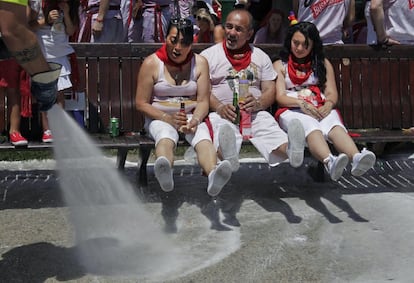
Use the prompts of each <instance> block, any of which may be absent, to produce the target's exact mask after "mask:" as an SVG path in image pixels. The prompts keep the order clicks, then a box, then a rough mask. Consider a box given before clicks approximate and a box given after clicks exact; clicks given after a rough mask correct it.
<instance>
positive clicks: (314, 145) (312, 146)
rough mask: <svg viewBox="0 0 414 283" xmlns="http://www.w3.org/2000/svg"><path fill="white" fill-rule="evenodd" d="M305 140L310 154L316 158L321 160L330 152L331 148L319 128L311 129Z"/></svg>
mask: <svg viewBox="0 0 414 283" xmlns="http://www.w3.org/2000/svg"><path fill="white" fill-rule="evenodd" d="M306 141H307V142H308V146H309V151H310V152H311V154H312V156H313V157H315V158H316V159H317V160H319V161H321V162H323V161H324V159H325V158H327V157H328V156H329V154H331V150H330V149H329V146H328V144H327V142H326V141H325V138H324V137H323V135H322V132H321V131H319V130H316V131H312V132H311V133H310V134H309V135H308V136H307V137H306Z"/></svg>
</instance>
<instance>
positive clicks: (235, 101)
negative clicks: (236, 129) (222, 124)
mask: <svg viewBox="0 0 414 283" xmlns="http://www.w3.org/2000/svg"><path fill="white" fill-rule="evenodd" d="M233 106H234V107H235V108H236V114H237V116H236V119H234V121H233V123H234V124H236V125H239V124H240V107H239V95H238V94H237V91H236V90H233Z"/></svg>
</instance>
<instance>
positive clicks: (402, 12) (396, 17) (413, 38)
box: [383, 0, 414, 44]
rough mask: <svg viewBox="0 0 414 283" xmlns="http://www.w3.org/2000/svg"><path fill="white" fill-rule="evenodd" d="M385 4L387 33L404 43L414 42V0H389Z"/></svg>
mask: <svg viewBox="0 0 414 283" xmlns="http://www.w3.org/2000/svg"><path fill="white" fill-rule="evenodd" d="M383 5H384V6H383V7H384V25H385V31H386V33H387V35H388V36H389V37H391V38H392V39H395V40H398V41H399V42H400V43H402V44H414V0H387V1H384V3H383Z"/></svg>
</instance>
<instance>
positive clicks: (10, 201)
mask: <svg viewBox="0 0 414 283" xmlns="http://www.w3.org/2000/svg"><path fill="white" fill-rule="evenodd" d="M315 166H316V163H315V161H314V160H313V159H311V158H308V157H307V158H306V159H305V165H303V166H302V167H300V168H298V169H294V168H291V167H290V166H289V165H288V164H287V163H283V164H281V165H279V166H277V167H269V166H268V165H267V164H264V163H253V162H250V163H249V162H248V163H242V164H241V167H240V170H239V171H238V172H236V173H234V174H233V176H232V178H231V180H230V182H229V183H228V184H227V185H226V186H225V188H224V189H223V191H222V192H221V193H220V195H219V196H218V197H217V198H211V197H210V196H209V195H208V194H207V192H206V187H207V178H206V177H204V176H202V174H201V169H200V167H199V166H198V165H177V166H175V167H174V182H175V189H174V191H172V192H170V193H165V192H162V191H161V189H160V187H159V185H158V183H157V181H156V180H155V177H154V173H153V168H152V166H149V168H148V176H149V184H148V187H147V188H140V189H137V192H138V195H139V196H140V198H141V200H142V201H143V202H157V203H161V204H162V208H161V215H162V216H163V219H164V221H165V231H166V232H168V233H175V232H177V226H176V220H177V218H178V217H179V208H180V207H181V206H182V205H183V204H184V203H189V204H191V205H196V206H197V207H199V208H200V212H201V213H202V214H203V215H204V216H205V217H206V218H207V219H208V220H209V221H210V223H211V229H214V230H218V231H226V230H231V228H230V227H229V226H227V225H230V226H235V227H237V226H240V222H239V221H238V219H237V213H238V212H239V210H240V208H241V206H242V204H243V202H244V200H246V199H248V200H253V201H254V202H256V203H257V204H258V205H259V206H260V207H262V208H263V209H264V210H265V211H268V212H277V213H281V214H283V215H284V217H285V218H286V220H287V221H288V222H289V223H300V222H301V221H302V219H301V217H299V216H298V215H296V214H295V212H294V211H293V209H292V208H291V207H290V206H289V204H288V203H287V202H286V201H285V200H284V199H286V198H297V199H301V200H303V201H304V202H305V203H306V205H307V206H309V207H311V208H312V209H314V210H315V211H317V212H319V213H320V214H321V215H323V216H324V217H325V218H326V219H327V220H328V221H329V222H330V223H340V222H342V220H341V219H339V218H338V217H336V216H335V215H334V214H332V213H331V212H330V211H329V209H328V208H327V207H326V205H325V204H324V203H323V201H322V200H323V199H325V200H328V201H329V202H331V203H332V204H334V205H335V206H336V207H338V208H339V209H340V210H342V211H344V212H346V213H347V214H348V216H349V218H351V219H353V220H354V221H356V222H366V221H369V219H365V218H363V217H361V216H360V215H359V214H358V212H357V211H355V210H354V209H353V208H352V206H351V205H350V204H349V203H348V202H347V201H346V200H344V198H343V195H347V194H369V193H384V192H401V193H404V192H414V160H413V159H408V158H407V153H406V152H405V154H404V155H398V154H396V155H388V156H384V157H380V158H378V159H377V162H376V165H375V167H374V168H373V169H372V170H370V171H369V172H367V174H365V175H364V176H361V177H353V176H351V175H350V172H349V167H350V166H348V168H347V171H346V172H345V173H344V175H343V177H342V178H341V179H340V180H339V181H338V182H332V181H330V180H326V181H325V182H316V181H314V179H313V178H312V177H311V175H310V174H309V171H310V170H312V169H313V168H315ZM122 174H125V177H126V178H128V180H130V182H131V183H132V184H133V185H134V186H136V179H135V178H136V175H135V174H136V168H126V169H125V170H124V171H123V172H122ZM325 179H327V178H325ZM0 185H1V187H0V200H2V201H1V203H0V210H2V209H19V208H43V207H60V206H62V207H63V206H65V204H64V202H63V201H62V197H61V193H60V190H59V189H57V188H58V187H59V183H58V176H57V173H56V172H54V171H47V170H33V171H24V172H23V171H22V172H20V171H1V172H0ZM220 211H221V213H222V214H223V216H224V219H223V221H221V220H220V213H219V212H220ZM223 223H224V224H227V225H223Z"/></svg>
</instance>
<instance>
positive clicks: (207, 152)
mask: <svg viewBox="0 0 414 283" xmlns="http://www.w3.org/2000/svg"><path fill="white" fill-rule="evenodd" d="M195 150H196V152H197V157H198V163H199V164H200V166H201V168H203V170H204V172H205V173H206V174H207V175H208V174H210V172H211V171H213V169H214V168H215V167H216V164H217V155H216V150H215V149H214V146H213V144H212V143H211V142H210V141H209V140H203V141H200V142H199V143H198V144H197V145H196V147H195Z"/></svg>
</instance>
